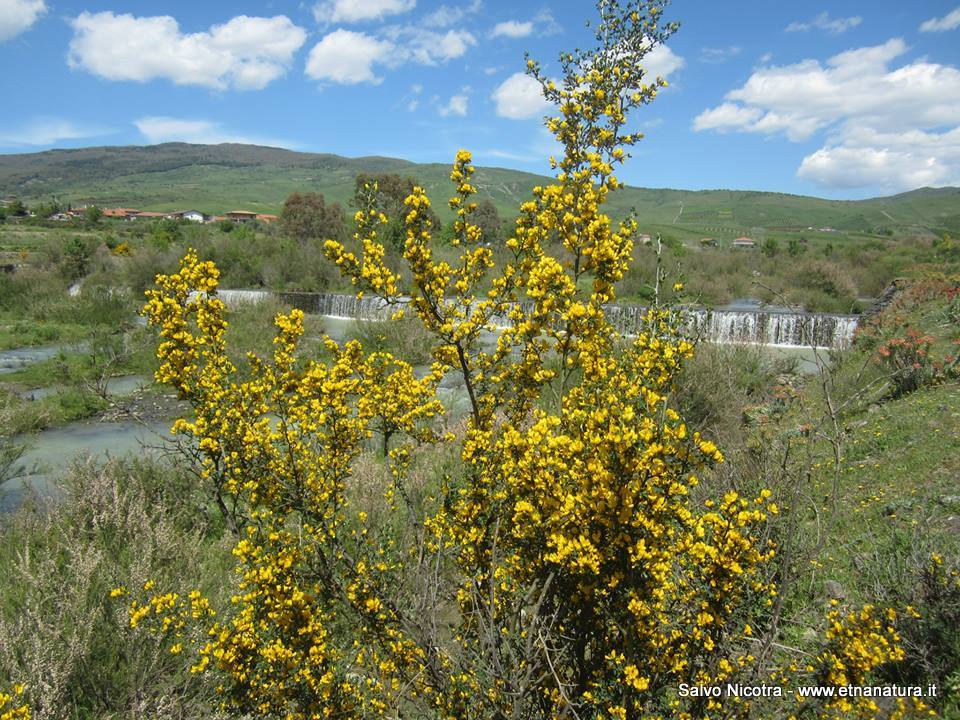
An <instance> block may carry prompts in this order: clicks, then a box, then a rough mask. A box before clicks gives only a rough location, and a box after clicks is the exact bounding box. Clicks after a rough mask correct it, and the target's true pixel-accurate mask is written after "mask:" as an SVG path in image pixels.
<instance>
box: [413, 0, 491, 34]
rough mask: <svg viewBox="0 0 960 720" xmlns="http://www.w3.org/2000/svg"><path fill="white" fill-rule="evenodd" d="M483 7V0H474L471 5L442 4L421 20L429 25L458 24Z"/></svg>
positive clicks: (439, 26) (447, 25)
mask: <svg viewBox="0 0 960 720" xmlns="http://www.w3.org/2000/svg"><path fill="white" fill-rule="evenodd" d="M481 9H483V2H482V1H481V0H473V2H471V3H470V4H469V5H441V6H440V7H438V8H437V9H436V10H434V11H433V12H432V13H430V14H429V15H427V16H426V17H424V18H423V20H422V21H421V22H422V23H423V24H424V25H426V26H427V27H438V28H446V27H450V26H451V25H456V24H457V23H458V22H460V21H461V20H463V19H464V18H467V17H469V16H470V15H475V14H476V13H478V12H480V10H481Z"/></svg>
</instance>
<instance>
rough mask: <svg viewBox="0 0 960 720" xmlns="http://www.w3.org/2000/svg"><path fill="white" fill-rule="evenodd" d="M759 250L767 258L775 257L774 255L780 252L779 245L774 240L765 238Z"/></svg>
mask: <svg viewBox="0 0 960 720" xmlns="http://www.w3.org/2000/svg"><path fill="white" fill-rule="evenodd" d="M761 250H762V251H763V254H764V255H766V256H767V257H775V256H776V254H777V253H778V252H780V243H778V242H777V241H776V239H775V238H767V239H766V240H764V241H763V246H762V247H761Z"/></svg>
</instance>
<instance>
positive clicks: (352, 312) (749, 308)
mask: <svg viewBox="0 0 960 720" xmlns="http://www.w3.org/2000/svg"><path fill="white" fill-rule="evenodd" d="M219 295H220V298H221V299H222V300H223V301H224V302H225V303H226V304H227V305H231V306H237V305H241V304H244V303H257V302H260V301H262V300H265V299H267V298H271V297H275V298H277V299H278V300H280V301H281V302H284V303H286V304H288V305H292V306H293V307H298V308H300V309H301V310H303V311H304V312H306V313H311V314H316V315H321V316H323V317H324V323H323V324H324V331H325V332H326V333H327V334H328V335H329V336H330V337H331V338H333V339H334V340H337V341H338V342H342V341H344V340H345V339H347V338H348V337H350V335H351V334H352V332H351V331H352V328H353V325H354V323H356V322H357V321H358V320H361V321H362V320H380V319H385V318H387V317H389V316H390V314H391V309H390V308H388V307H387V306H386V305H385V304H384V303H383V301H382V300H380V299H379V298H364V299H362V300H357V299H356V297H354V296H353V295H346V294H335V293H299V292H278V293H272V292H270V291H264V290H221V291H220V292H219ZM644 311H645V309H644V308H641V307H638V306H626V305H624V306H612V307H610V308H608V317H610V318H611V321H612V323H613V324H614V326H615V327H616V328H617V329H618V330H619V331H620V332H622V333H623V334H626V335H629V334H632V333H633V332H635V331H636V330H637V328H638V327H639V326H640V323H641V318H642V316H643V313H644ZM689 317H690V330H691V331H692V332H694V333H696V334H697V335H699V336H700V337H701V338H702V339H704V340H706V341H708V342H717V343H758V344H763V345H766V346H768V347H769V348H770V352H771V353H775V354H777V355H780V356H783V357H791V358H797V359H798V364H799V369H800V371H801V372H804V371H805V372H814V371H816V363H815V362H814V354H815V352H817V351H816V350H814V349H813V348H812V347H811V345H812V346H815V347H818V348H820V349H824V348H830V349H833V348H843V347H846V346H847V345H849V343H850V341H851V339H852V337H853V331H854V330H855V328H856V324H857V319H858V318H857V317H856V316H852V315H831V314H813V313H809V314H808V313H797V312H791V311H789V310H788V309H786V308H779V307H772V306H761V305H759V304H758V303H756V302H755V301H740V302H737V303H734V304H732V305H730V306H728V307H725V308H720V309H717V310H713V311H708V310H704V309H694V310H691V311H690V312H689ZM486 339H487V340H489V341H491V342H494V341H495V335H493V334H490V337H488V338H486ZM69 349H71V348H70V347H69V346H64V345H50V346H43V347H34V348H20V349H16V350H7V351H2V352H0V373H3V372H13V371H14V370H17V369H19V368H22V367H25V366H27V365H29V364H31V363H33V362H38V361H40V360H44V359H47V358H50V357H53V356H55V355H56V354H57V353H58V352H60V351H62V350H69ZM417 371H418V374H423V373H425V372H426V371H427V369H426V368H425V367H421V368H417ZM145 381H146V379H145V378H141V377H136V376H129V377H126V378H116V379H114V380H112V381H111V385H110V391H111V392H112V393H115V394H118V395H120V394H127V393H129V392H132V391H134V390H136V389H137V388H138V387H139V386H140V385H141V384H142V383H143V382H145ZM55 391H56V389H55V388H40V389H36V390H29V391H24V394H25V395H29V396H30V397H31V398H33V399H37V398H39V397H42V396H43V395H45V394H49V393H51V392H55ZM438 396H439V397H440V399H441V401H442V402H443V403H444V405H445V406H446V407H447V409H448V411H449V412H450V413H451V415H453V417H461V416H463V415H464V414H466V412H467V410H468V402H467V398H466V393H465V392H464V389H463V381H462V379H460V378H458V377H457V376H455V375H454V374H451V375H449V376H448V377H447V378H446V379H445V380H444V382H443V383H442V385H441V387H440V388H439V389H438ZM169 428H170V420H165V421H162V422H155V423H152V424H148V425H146V426H141V425H137V424H134V423H126V422H97V421H95V420H86V421H81V422H77V423H71V424H70V425H67V426H65V427H62V428H56V429H51V430H46V431H43V432H41V433H38V434H36V435H31V436H25V437H21V438H15V440H17V441H20V442H24V443H26V444H27V445H28V446H29V448H28V450H27V452H26V453H25V454H24V455H23V457H22V458H21V459H20V461H19V463H18V465H19V468H18V470H17V471H16V473H15V474H16V477H14V478H13V479H12V480H8V481H7V482H6V483H3V484H2V485H0V510H9V509H11V508H14V507H17V506H18V505H19V504H20V503H21V502H22V500H23V498H24V496H25V493H27V492H30V491H31V490H32V491H33V492H36V493H39V494H40V495H44V494H51V493H54V492H55V490H54V486H53V484H52V478H55V477H56V476H57V475H58V474H59V473H61V472H62V471H63V470H64V468H66V467H67V466H68V465H69V463H71V462H73V461H74V458H75V457H76V456H77V455H78V454H85V455H87V456H89V457H91V458H93V459H94V460H96V461H102V460H103V459H105V458H108V457H116V456H120V455H123V454H126V453H137V454H139V453H143V452H149V451H151V450H149V448H150V447H157V446H160V445H161V444H162V440H163V438H168V437H169Z"/></svg>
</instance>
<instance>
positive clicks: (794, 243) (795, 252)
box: [787, 238, 807, 257]
mask: <svg viewBox="0 0 960 720" xmlns="http://www.w3.org/2000/svg"><path fill="white" fill-rule="evenodd" d="M806 251H807V241H806V240H805V239H804V238H799V239H797V238H790V240H789V241H788V242H787V253H788V254H789V255H790V257H798V256H799V255H803V253H805V252H806Z"/></svg>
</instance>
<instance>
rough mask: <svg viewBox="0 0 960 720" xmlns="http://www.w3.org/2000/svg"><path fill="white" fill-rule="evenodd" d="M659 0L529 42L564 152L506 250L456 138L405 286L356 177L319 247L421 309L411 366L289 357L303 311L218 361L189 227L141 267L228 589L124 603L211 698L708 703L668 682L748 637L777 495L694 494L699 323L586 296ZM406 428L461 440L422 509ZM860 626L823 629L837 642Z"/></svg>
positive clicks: (360, 281)
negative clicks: (371, 466) (175, 268)
mask: <svg viewBox="0 0 960 720" xmlns="http://www.w3.org/2000/svg"><path fill="white" fill-rule="evenodd" d="M663 6H664V3H663V2H660V1H658V0H655V1H652V2H639V3H637V2H634V3H629V4H627V5H626V6H622V5H621V4H619V3H616V2H613V3H611V2H603V3H600V4H599V8H600V12H601V22H600V23H599V26H598V29H597V41H598V43H599V48H598V49H596V50H589V51H577V52H576V53H572V54H564V55H563V56H562V57H561V66H562V70H563V77H562V78H561V79H560V80H559V82H558V81H555V80H551V79H549V78H547V77H546V76H545V75H544V74H543V73H542V71H541V69H540V67H539V66H538V65H537V64H536V63H535V62H533V61H530V62H529V63H528V70H529V72H530V74H531V75H532V76H533V77H534V78H536V79H537V80H538V81H539V82H540V83H541V85H542V87H543V92H544V95H545V96H546V97H547V98H548V99H549V100H551V101H552V102H553V103H554V104H555V105H556V106H557V108H558V113H559V114H558V115H557V116H555V117H552V118H550V119H548V121H547V126H548V128H549V129H550V131H551V132H552V133H553V134H554V136H555V137H556V138H557V140H558V142H559V143H560V144H561V146H562V147H563V150H564V152H563V156H562V157H561V158H560V159H554V160H553V161H552V162H553V165H554V167H555V169H556V171H557V172H556V180H555V182H553V183H552V184H550V185H547V186H544V187H536V188H534V190H533V196H532V198H531V199H530V200H529V201H527V202H524V203H523V204H522V205H521V207H520V213H519V216H518V218H517V221H516V226H515V229H514V231H513V233H512V235H511V237H510V238H509V240H508V241H507V242H506V251H507V258H506V261H505V262H504V263H500V264H498V263H495V261H494V258H495V256H494V252H493V250H492V249H491V248H489V247H487V246H485V245H484V244H482V243H481V233H480V232H479V230H478V228H477V226H476V225H475V224H473V223H472V222H471V216H472V213H473V211H474V210H475V208H476V205H475V203H473V202H472V200H471V198H472V197H473V195H475V194H476V192H477V188H476V185H475V184H474V181H473V173H474V169H473V166H472V165H471V156H470V153H468V152H466V151H460V152H459V153H457V157H456V160H455V163H454V165H453V169H452V172H451V175H450V178H451V181H452V182H453V184H454V195H453V197H452V199H451V200H450V207H451V208H452V209H453V210H454V211H455V213H456V220H455V223H454V233H453V234H454V238H453V242H454V245H455V246H456V247H457V248H459V253H460V254H459V257H458V258H457V259H456V260H455V261H451V262H448V261H443V260H439V259H437V258H436V257H435V253H434V250H433V245H432V242H433V233H434V230H435V228H434V227H433V226H432V220H431V213H430V212H428V210H429V208H430V200H429V198H428V197H427V195H426V193H425V192H424V191H423V189H422V188H420V187H415V188H414V190H413V192H412V193H411V194H410V196H409V197H408V198H407V199H406V203H405V208H406V211H405V216H404V218H403V221H404V227H405V230H406V241H405V244H404V247H403V252H402V259H403V261H404V263H405V265H406V270H407V271H408V272H409V277H410V282H409V283H404V282H403V280H402V278H403V277H404V274H403V273H401V272H400V270H399V269H397V268H391V267H389V266H388V265H387V262H386V258H387V253H386V251H385V248H384V247H383V245H382V244H381V243H380V242H379V240H378V232H379V229H380V228H381V227H382V226H383V225H384V224H385V223H386V222H387V218H386V217H384V216H383V215H382V213H380V212H379V211H378V210H377V209H376V208H375V207H373V204H372V202H371V203H370V205H369V207H361V208H359V209H358V211H357V214H356V217H355V220H356V227H357V231H356V235H355V237H354V243H353V247H352V249H351V248H349V247H347V246H345V245H343V244H341V243H338V242H334V241H330V242H328V243H327V244H326V252H327V255H328V257H329V258H330V259H331V260H332V261H333V262H335V263H336V264H337V266H338V267H339V268H340V270H341V271H342V272H343V273H344V274H346V275H347V276H349V277H351V279H352V280H353V282H354V284H355V286H356V287H357V290H358V292H359V293H364V292H366V293H371V294H376V295H378V296H379V297H381V298H383V300H384V301H385V302H386V303H387V304H388V305H390V306H392V307H394V308H395V309H396V311H397V313H398V314H399V313H402V312H405V311H406V312H412V313H414V314H415V315H416V317H417V318H418V319H419V321H420V322H421V323H422V324H423V325H424V327H425V328H426V329H427V330H428V331H429V332H430V334H431V336H432V337H433V338H434V346H433V349H432V355H433V358H434V362H433V364H432V365H431V367H430V368H429V369H428V370H427V371H426V372H424V373H417V372H415V371H414V368H412V367H411V366H410V365H409V364H407V363H404V362H402V361H401V360H398V359H397V358H395V357H393V356H392V355H390V354H389V353H385V352H376V353H372V354H366V353H365V352H364V350H363V348H362V347H361V345H360V344H359V343H358V342H350V343H346V344H344V345H339V344H337V343H336V342H334V341H332V340H329V339H327V340H326V341H325V342H326V347H327V349H328V351H329V354H330V356H331V359H330V360H329V361H326V362H321V361H317V360H309V359H304V358H302V357H300V355H299V354H298V348H299V343H300V340H301V337H302V335H303V315H302V313H301V312H299V311H297V310H294V311H292V312H291V313H289V314H288V315H283V314H281V315H278V316H277V317H276V326H277V335H276V338H275V340H274V350H273V354H272V357H269V358H259V357H255V356H250V357H249V365H250V368H249V372H248V373H245V374H243V375H241V374H240V373H238V370H237V368H236V367H235V366H234V365H233V363H231V362H230V361H229V360H228V358H227V353H226V341H225V329H226V327H227V321H226V319H225V309H224V305H223V303H222V302H221V301H220V300H219V299H218V298H217V292H216V291H217V285H218V273H217V270H216V268H215V267H214V266H213V264H212V263H209V262H203V261H201V260H200V259H199V258H198V257H197V255H196V254H195V253H193V252H192V251H191V252H189V253H187V255H186V256H185V257H184V258H183V260H182V262H181V267H180V270H179V272H177V273H174V274H171V275H167V276H159V277H158V278H157V287H156V289H154V290H151V291H149V292H148V299H147V304H146V307H145V313H146V315H147V317H148V319H149V322H150V323H151V324H152V325H154V326H156V327H157V328H159V332H160V338H161V342H160V344H159V347H158V351H157V355H158V358H159V361H160V367H159V369H158V370H157V373H156V378H157V380H158V381H159V382H162V383H166V384H169V385H171V386H173V387H174V388H176V389H177V391H178V392H179V394H180V396H181V397H182V398H185V399H187V400H188V401H189V402H190V403H191V405H192V407H193V409H194V415H193V417H191V418H185V419H181V420H178V421H177V422H176V424H175V425H174V428H173V430H174V432H176V433H180V434H183V435H185V436H187V438H189V439H191V440H192V441H193V443H194V445H193V448H194V452H195V453H196V457H197V458H198V460H199V462H200V465H201V467H200V473H201V475H202V477H203V479H204V480H205V481H206V482H207V483H209V487H210V489H211V493H212V496H213V498H214V499H215V501H216V503H217V505H218V507H219V508H220V510H221V512H223V514H224V516H225V517H226V518H227V519H228V522H229V524H230V527H231V529H232V530H233V531H234V532H235V533H236V545H235V547H234V550H233V553H234V555H235V557H236V562H237V587H236V593H235V594H234V596H233V600H232V604H231V607H229V608H225V609H220V611H219V613H215V612H214V610H213V608H211V607H210V605H209V604H208V603H207V602H206V601H205V600H204V599H203V598H202V597H201V596H200V594H199V593H196V592H195V591H194V592H191V593H188V594H187V595H186V597H184V596H183V595H181V594H180V593H178V592H173V591H164V592H161V593H158V594H150V595H148V596H146V597H145V598H142V599H133V600H132V601H131V602H130V605H129V620H130V624H131V625H132V626H141V625H145V626H148V627H150V628H152V629H154V630H155V631H158V632H161V633H164V634H166V635H167V636H168V637H169V638H170V642H171V647H170V652H173V653H175V654H180V653H187V654H188V655H189V656H190V657H191V662H192V663H193V670H194V672H197V673H212V674H213V675H215V676H216V677H217V678H218V682H219V683H220V691H221V693H222V697H223V705H224V708H225V709H226V710H228V711H230V712H232V713H234V714H237V715H249V716H257V717H285V718H319V717H338V718H379V717H387V716H389V717H398V716H404V717H418V718H421V717H423V718H427V717H436V718H521V717H524V718H547V717H568V716H569V717H584V718H586V717H590V718H640V717H690V718H694V717H696V718H700V717H707V716H720V715H721V714H722V713H724V712H727V711H728V710H725V707H726V700H724V699H722V698H721V699H716V698H698V697H692V698H690V697H681V696H680V695H678V693H677V688H678V687H679V686H680V684H682V683H686V684H689V685H711V684H716V683H721V682H725V681H727V680H730V679H732V678H735V677H736V676H737V674H738V673H741V672H742V671H744V669H745V668H747V667H748V666H750V664H751V663H752V661H753V657H752V656H751V655H750V654H749V652H748V650H747V642H746V638H747V637H748V636H749V635H751V633H752V631H751V629H750V627H749V625H747V626H746V627H744V625H743V623H742V620H738V619H736V618H738V617H740V615H742V613H740V615H738V610H739V609H740V608H741V607H742V606H743V604H744V601H745V600H746V599H748V596H749V597H751V598H752V599H753V601H756V600H757V598H760V599H761V601H762V599H764V598H769V596H770V594H771V593H772V590H771V588H769V587H768V586H766V585H765V584H764V582H763V580H762V578H763V576H762V575H761V573H760V569H761V567H762V566H763V564H764V563H766V562H767V561H768V560H769V559H770V558H771V557H772V556H773V553H774V548H773V546H772V544H770V543H769V542H768V541H767V540H765V538H766V534H765V531H764V525H765V522H766V521H767V519H768V516H769V515H771V514H775V513H776V512H777V508H776V505H774V504H773V503H771V502H770V493H769V491H763V492H761V493H759V495H758V496H757V497H741V496H740V495H739V494H737V493H736V492H733V491H730V492H728V493H727V494H726V495H724V496H723V497H722V498H717V499H715V500H714V501H707V502H706V503H699V502H695V501H694V500H693V499H692V495H691V493H692V491H693V489H694V488H696V487H697V486H698V483H699V481H700V477H701V476H702V473H703V472H704V471H705V470H706V469H708V468H709V467H710V466H711V465H713V464H715V463H720V462H723V455H722V453H721V451H720V450H719V449H718V448H717V446H716V445H715V444H714V443H713V442H711V441H709V440H708V439H706V438H704V437H702V436H701V435H700V434H699V433H698V432H696V431H694V430H692V429H690V428H688V427H687V425H686V424H685V423H684V421H683V419H682V418H681V417H680V416H679V414H678V413H677V412H676V411H675V410H674V409H672V408H671V407H670V402H669V398H670V392H671V389H672V386H673V380H674V378H675V377H676V375H677V373H678V371H679V370H680V368H681V366H682V364H683V362H684V361H685V360H686V359H687V358H689V357H690V356H691V354H692V352H693V349H694V348H693V346H692V345H691V343H690V342H689V341H688V340H687V339H686V338H685V337H684V336H683V333H682V332H681V331H680V327H681V323H680V322H679V320H678V318H677V317H676V316H675V315H674V314H673V313H671V312H670V311H668V310H663V309H656V310H652V311H650V312H649V313H648V314H647V315H646V317H645V319H644V323H643V326H642V328H641V330H640V331H639V333H638V334H637V336H636V337H629V338H628V337H623V336H622V335H621V334H619V333H618V332H617V331H616V329H615V328H614V327H613V325H612V324H611V322H610V321H609V320H608V319H607V316H606V312H605V310H606V308H607V306H608V305H609V304H610V303H612V302H613V301H614V300H615V292H614V286H615V285H616V283H617V282H618V281H619V280H620V279H621V278H622V277H623V275H624V273H625V272H626V270H627V267H628V264H629V261H630V258H631V252H632V248H633V235H634V233H635V231H636V228H637V225H636V222H635V221H634V220H633V219H627V220H625V221H623V222H620V223H614V222H613V221H611V219H610V218H609V217H608V216H607V215H605V214H604V213H603V212H602V211H601V208H602V206H603V203H604V202H605V201H606V199H607V197H608V194H609V193H610V192H611V191H614V190H616V188H618V187H619V185H620V183H619V181H618V180H617V179H616V177H615V176H614V174H613V169H614V167H615V166H616V165H618V164H619V163H621V162H623V161H624V159H625V158H626V157H627V154H626V151H625V149H626V148H628V147H629V146H631V145H632V144H634V143H635V142H637V141H638V140H639V139H640V136H639V135H638V134H631V133H628V132H625V123H626V120H627V116H628V113H629V112H630V111H631V110H632V109H634V108H636V107H638V106H640V105H642V104H645V103H648V102H650V101H651V100H652V99H653V98H654V97H655V95H656V93H657V91H658V89H659V88H660V87H662V86H663V85H664V82H663V81H662V80H660V79H653V80H651V79H649V78H647V77H646V76H645V74H644V72H643V70H642V59H643V57H644V55H645V54H646V53H647V52H649V51H650V50H651V49H652V48H653V47H655V46H656V45H657V44H658V43H661V42H662V41H663V40H664V39H665V38H666V37H668V36H669V35H670V34H671V33H672V32H673V30H674V29H675V28H674V25H672V24H669V23H664V22H663V21H662V19H661V16H662V11H663ZM374 195H375V188H369V189H368V192H366V193H365V196H366V197H369V198H372V197H374ZM557 247H562V249H563V253H562V259H558V258H557V253H556V252H551V250H552V249H554V248H557ZM567 258H568V259H567ZM491 333H493V334H495V335H494V336H495V343H494V344H493V346H492V347H491V346H490V345H489V344H484V338H485V336H489V334H491ZM451 373H454V374H457V375H459V376H460V378H461V379H462V381H463V385H464V392H465V394H466V395H467V398H468V400H469V412H468V417H467V420H466V427H465V429H464V430H463V431H462V432H460V433H448V432H445V430H446V428H445V427H444V425H443V419H444V417H445V415H446V414H447V410H446V408H445V407H444V405H443V403H442V402H441V400H440V399H439V398H438V397H437V388H438V386H439V384H440V382H441V381H442V380H443V378H444V377H446V376H447V375H448V374H451ZM378 433H379V438H378V437H375V436H377V434H378ZM391 440H394V444H393V445H392V446H391ZM381 443H382V451H383V454H384V455H385V456H386V458H387V460H386V462H387V463H388V465H389V467H390V471H391V473H392V477H393V484H392V486H391V487H390V488H384V489H383V490H384V492H385V494H386V495H387V496H388V497H389V498H390V501H391V502H390V508H391V512H392V513H393V515H394V518H393V520H392V521H391V522H399V523H405V524H406V528H407V530H408V532H406V533H405V534H403V537H404V538H405V539H406V541H408V543H407V544H406V545H403V544H401V543H398V542H397V536H396V534H391V531H390V527H388V525H389V524H390V523H385V524H383V525H374V524H372V523H370V521H369V518H368V515H367V512H366V510H365V509H363V508H359V507H354V506H352V505H351V503H350V501H349V499H348V492H347V490H348V487H349V484H350V483H351V482H352V481H353V479H354V478H353V475H354V471H355V464H356V460H357V458H358V456H360V454H361V453H363V452H365V451H367V450H369V449H371V448H372V447H374V446H376V445H381ZM425 444H427V445H436V446H441V445H443V446H449V445H453V446H455V447H456V450H457V453H458V455H459V458H460V468H461V470H460V472H458V473H457V474H455V475H452V476H450V477H445V478H443V479H442V481H441V479H438V485H439V486H440V488H439V491H438V494H437V496H435V497H433V498H432V501H431V500H430V499H428V500H427V501H426V502H425V504H423V505H417V504H416V503H414V502H411V501H408V500H409V495H408V493H407V483H408V481H409V472H408V471H409V467H410V463H411V462H412V458H413V456H414V455H415V454H416V449H417V447H418V446H422V445H425ZM397 491H399V492H397ZM398 497H399V498H400V499H401V500H402V502H398ZM148 585H149V584H148ZM152 590H153V588H152V587H145V588H144V592H147V593H150V592H151V591H152ZM125 594H126V593H125V591H123V590H121V589H118V591H117V593H116V595H117V596H118V597H120V596H124V595H125ZM871 627H872V626H871ZM191 628H199V631H191ZM842 628H843V626H842V625H841V626H840V628H839V629H837V630H836V632H837V634H838V642H839V636H840V635H842V634H843V633H844V632H845V631H844V630H843V629H842ZM877 637H878V638H879V639H880V640H887V639H888V638H887V637H886V636H885V635H883V634H882V633H881V634H879V635H877ZM878 642H879V640H878ZM852 648H854V646H852V645H843V646H841V645H838V646H837V649H836V650H834V651H832V652H834V653H835V655H836V657H838V658H843V660H842V661H843V662H847V659H848V658H849V657H851V655H850V654H849V653H853V652H857V651H856V650H855V649H852ZM873 649H874V647H873V646H872V645H870V646H868V650H867V652H872V651H873ZM845 653H846V654H845ZM891 657H892V655H891ZM867 669H869V668H866V667H864V670H867ZM730 711H731V712H732V710H730Z"/></svg>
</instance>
